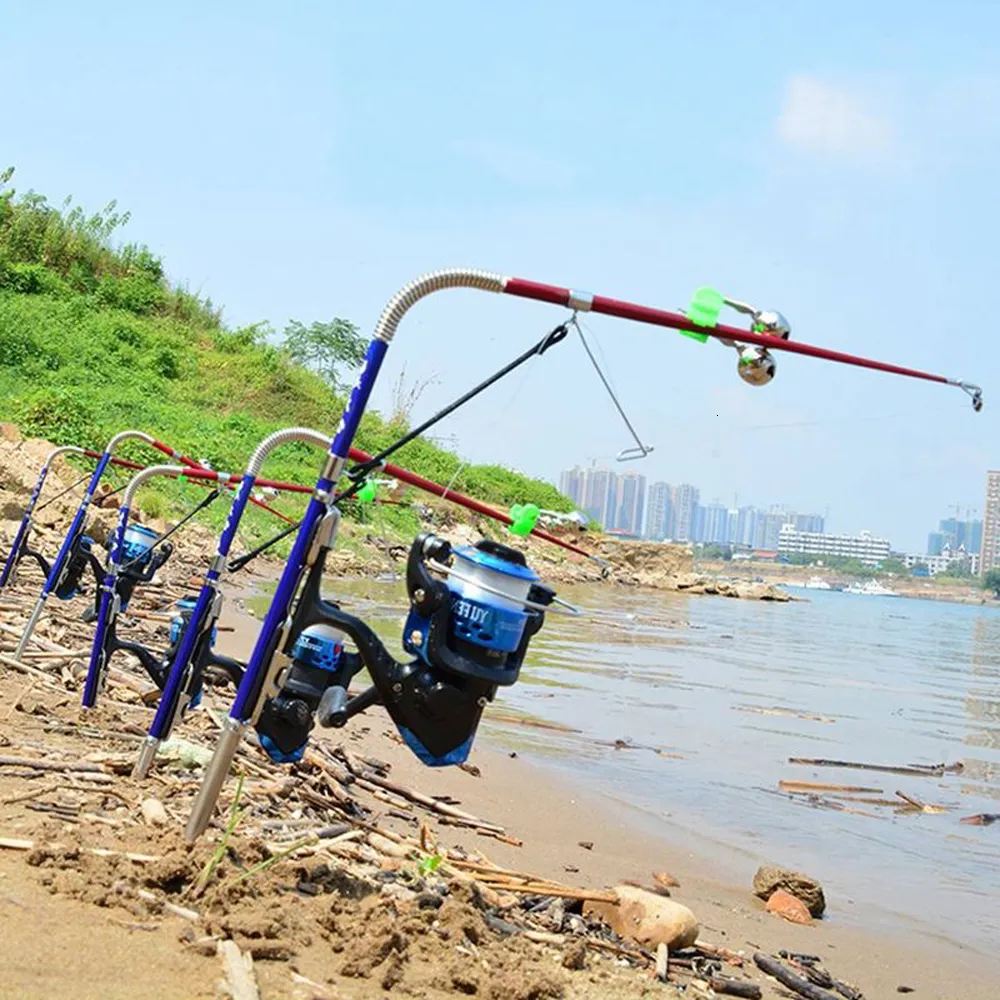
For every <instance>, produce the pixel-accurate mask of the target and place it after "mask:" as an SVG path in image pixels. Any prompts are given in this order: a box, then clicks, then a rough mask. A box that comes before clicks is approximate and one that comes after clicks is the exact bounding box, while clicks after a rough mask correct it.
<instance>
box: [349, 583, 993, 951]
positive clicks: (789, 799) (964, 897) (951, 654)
mask: <svg viewBox="0 0 1000 1000" xmlns="http://www.w3.org/2000/svg"><path fill="white" fill-rule="evenodd" d="M364 592H365V593H366V594H367V596H368V597H369V598H372V599H373V600H374V601H375V602H376V603H375V604H374V605H373V604H369V603H368V602H367V601H365V602H364V603H365V604H366V605H368V606H367V608H366V609H364V610H363V613H364V614H365V615H367V614H370V613H374V615H375V617H376V618H377V619H379V630H380V631H383V632H384V634H385V635H386V636H391V635H393V633H395V635H396V636H398V634H399V628H400V625H401V617H402V614H403V610H404V609H403V603H402V599H403V594H402V590H401V588H400V587H399V586H398V585H396V586H386V587H385V588H379V587H373V586H372V585H371V584H367V585H365V587H364ZM560 593H561V596H564V597H566V598H567V599H569V600H571V601H574V602H576V603H578V604H579V605H581V606H583V607H584V608H586V609H588V610H590V611H592V612H593V614H592V615H589V616H586V617H582V618H568V617H565V616H559V615H549V616H548V619H547V621H546V624H545V627H544V629H543V630H542V632H541V633H540V634H539V635H538V636H537V637H536V638H535V640H534V641H533V643H532V646H531V650H530V653H529V658H528V662H527V664H526V665H525V668H524V670H523V671H522V674H521V678H522V682H521V683H519V684H517V685H516V686H515V687H513V688H511V689H507V690H504V691H502V692H501V693H500V696H499V697H498V701H497V709H498V711H499V712H501V713H502V712H504V711H505V710H506V711H511V710H515V711H516V712H518V713H522V714H525V715H528V716H531V717H535V718H538V719H543V720H549V721H551V722H554V723H559V724H563V725H565V726H569V727H573V728H574V729H576V730H578V732H575V733H566V732H555V731H550V730H543V729H532V728H528V727H524V726H509V725H502V724H499V723H497V722H495V721H493V722H487V723H486V724H485V725H484V727H483V730H482V731H483V733H484V734H485V736H486V738H487V739H488V740H489V741H490V742H492V743H495V744H496V743H499V744H500V745H503V746H515V747H517V749H518V750H519V752H521V753H522V754H525V755H527V756H530V757H532V758H534V759H536V760H539V761H541V762H543V763H545V764H546V765H548V766H550V767H555V768H559V769H562V770H564V771H567V772H569V773H570V774H572V775H574V776H576V777H578V778H581V779H583V780H585V781H586V783H587V785H588V787H589V788H591V789H595V790H597V791H599V792H602V793H604V794H606V795H610V796H613V797H614V798H616V799H618V800H619V801H620V802H622V803H623V804H624V805H627V806H629V807H631V810H630V811H631V812H632V813H633V815H635V816H637V817H638V818H639V822H641V823H644V824H646V825H649V826H652V827H653V828H655V829H657V830H658V831H659V832H661V833H664V834H667V835H669V836H670V838H671V840H672V841H675V842H677V843H678V846H680V847H684V848H689V849H691V850H693V851H695V852H696V853H699V854H701V855H703V856H704V855H708V856H709V857H711V858H712V859H713V863H714V862H716V861H717V863H718V871H719V873H720V875H722V876H723V877H726V876H729V877H732V878H734V879H738V881H739V882H740V883H741V884H749V878H750V875H751V874H752V872H753V870H754V868H755V866H756V864H757V863H760V862H773V863H777V864H781V865H782V866H785V867H794V868H798V869H800V870H803V871H807V872H810V873H812V874H814V875H816V876H817V877H818V878H820V880H821V881H822V882H823V884H824V886H825V888H826V890H827V895H828V898H829V899H831V900H832V901H835V903H836V905H835V907H832V911H833V912H834V913H835V914H836V917H835V918H836V919H846V920H849V921H852V922H857V923H860V924H862V925H864V926H869V927H873V926H874V927H876V928H879V929H889V930H904V931H905V930H909V931H913V930H920V931H921V932H923V933H934V934H941V935H945V936H951V935H952V934H953V933H955V932H956V930H959V929H960V935H961V937H962V939H963V940H965V941H966V942H967V943H972V944H973V945H979V946H983V945H985V944H987V942H990V941H992V942H993V943H994V944H995V943H996V941H997V939H998V927H1000V917H998V916H997V906H998V903H1000V822H998V823H996V824H995V825H993V826H992V827H989V826H982V827H980V826H967V825H962V824H959V822H958V820H959V818H960V817H962V816H966V815H970V814H974V813H981V812H986V813H991V812H992V813H1000V610H998V609H996V608H994V607H986V606H983V607H978V606H965V605H958V604H945V603H939V602H932V601H918V600H907V599H903V598H880V597H863V596H855V595H849V594H842V593H836V592H822V591H820V592H817V591H798V592H797V596H805V595H808V599H807V600H802V601H800V602H795V603H792V604H770V603H764V602H756V601H740V600H732V599H726V598H715V597H701V596H691V597H684V596H681V595H664V594H655V593H633V592H628V591H622V590H613V589H611V588H601V587H590V588H580V589H576V590H573V589H570V588H567V589H566V590H565V591H561V592H560ZM356 596H359V593H358V592H356ZM359 610H361V609H359ZM490 711H491V710H487V718H489V716H490ZM495 714H496V713H494V715H495ZM616 740H624V741H626V742H627V743H629V744H633V745H634V746H632V747H631V748H618V749H616V748H615V746H614V745H613V744H614V742H615V741H616ZM789 757H807V758H834V759H840V760H844V759H846V760H852V761H863V762H869V763H878V764H892V765H906V764H938V763H948V764H951V763H954V762H956V761H961V762H962V763H963V764H964V770H963V772H962V773H961V774H960V775H946V776H944V777H941V778H936V777H924V776H918V777H911V776H900V775H892V774H880V773H878V772H873V771H863V770H846V769H834V768H829V767H812V766H801V765H793V764H790V763H789V760H788V759H789ZM782 779H784V780H795V781H817V782H830V783H836V784H842V785H860V786H866V787H869V788H872V789H879V790H880V792H879V793H878V794H874V793H872V794H869V795H867V796H866V797H867V798H871V799H884V800H888V799H893V798H895V793H896V791H897V790H899V791H902V792H904V793H906V794H909V795H912V796H916V797H917V798H919V799H920V800H921V801H922V802H924V803H927V804H932V805H935V806H942V807H946V811H942V812H940V813H933V814H928V813H916V812H911V813H909V814H907V813H902V812H899V811H897V810H896V809H894V808H892V807H891V806H888V805H875V804H870V803H863V802H857V801H850V800H840V802H841V805H842V806H843V807H846V808H842V809H834V808H828V807H823V806H817V805H816V804H815V803H812V802H810V801H809V800H808V798H805V797H802V796H790V795H788V794H785V793H781V792H779V790H778V782H779V781H780V780H782ZM848 810H854V811H848ZM845 904H846V905H845Z"/></svg>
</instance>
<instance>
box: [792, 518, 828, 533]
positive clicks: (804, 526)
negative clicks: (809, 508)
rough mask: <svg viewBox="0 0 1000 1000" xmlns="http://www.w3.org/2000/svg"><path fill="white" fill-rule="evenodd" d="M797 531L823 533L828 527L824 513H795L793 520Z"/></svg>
mask: <svg viewBox="0 0 1000 1000" xmlns="http://www.w3.org/2000/svg"><path fill="white" fill-rule="evenodd" d="M791 523H792V524H794V525H795V530H796V531H807V532H810V533H811V534H814V535H822V534H823V529H824V528H825V527H826V519H825V518H824V517H823V515H822V514H795V515H794V519H793V520H792V522H791Z"/></svg>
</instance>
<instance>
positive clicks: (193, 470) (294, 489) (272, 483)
mask: <svg viewBox="0 0 1000 1000" xmlns="http://www.w3.org/2000/svg"><path fill="white" fill-rule="evenodd" d="M83 453H84V455H86V456H87V457H88V458H100V457H101V453H100V452H99V451H91V450H90V449H89V448H85V449H84V450H83ZM111 463H112V465H120V466H122V468H125V469H135V470H139V469H145V468H147V466H145V465H140V463H139V462H130V461H129V460H128V459H127V458H112V459H111ZM188 468H189V470H190V471H188V472H184V473H183V475H185V476H187V477H188V478H190V479H197V480H208V481H213V480H216V479H218V478H219V476H220V475H221V473H219V472H216V471H215V470H214V469H204V468H202V467H201V466H200V465H198V466H188ZM177 475H178V473H173V475H170V476H168V477H167V478H168V479H175V478H176V477H177ZM242 479H243V476H242V475H239V476H231V477H230V478H229V480H228V482H227V485H228V486H231V487H236V485H237V484H238V483H240V482H241V480H242ZM254 483H255V484H256V485H257V486H266V487H268V488H269V489H272V490H283V491H288V492H289V493H312V491H313V488H312V487H311V486H301V485H299V484H298V483H285V482H281V481H280V480H277V479H255V480H254ZM282 516H284V515H282Z"/></svg>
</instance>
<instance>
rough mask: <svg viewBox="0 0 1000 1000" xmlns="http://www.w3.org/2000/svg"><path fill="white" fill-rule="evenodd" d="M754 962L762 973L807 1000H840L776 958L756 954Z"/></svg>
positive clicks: (760, 953)
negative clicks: (798, 974)
mask: <svg viewBox="0 0 1000 1000" xmlns="http://www.w3.org/2000/svg"><path fill="white" fill-rule="evenodd" d="M753 960H754V962H755V963H756V965H757V968H759V969H760V970H761V971H762V972H766V973H767V974H768V975H769V976H772V977H773V978H774V979H777V980H778V982H779V983H781V985H782V986H787V987H788V989H790V990H791V991H792V992H793V993H798V994H799V996H802V997H805V998H806V1000H838V998H837V997H836V996H835V995H834V994H833V993H829V992H827V991H826V990H821V989H820V988H819V987H818V986H813V984H812V983H810V982H807V981H806V980H805V979H803V978H802V977H801V976H797V975H796V974H795V973H794V972H792V970H791V969H788V968H786V967H785V966H784V965H782V964H781V962H779V961H778V960H777V959H776V958H772V957H771V956H770V955H765V954H763V953H762V952H759V951H758V952H755V953H754V956H753Z"/></svg>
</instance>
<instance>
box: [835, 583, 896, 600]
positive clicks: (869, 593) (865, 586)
mask: <svg viewBox="0 0 1000 1000" xmlns="http://www.w3.org/2000/svg"><path fill="white" fill-rule="evenodd" d="M844 593H845V594H862V595H864V596H865V597H899V594H897V593H896V591H894V590H890V589H889V588H888V587H886V586H884V585H883V584H881V583H879V582H878V580H866V581H865V582H864V583H852V584H851V585H850V586H849V587H845V588H844Z"/></svg>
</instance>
